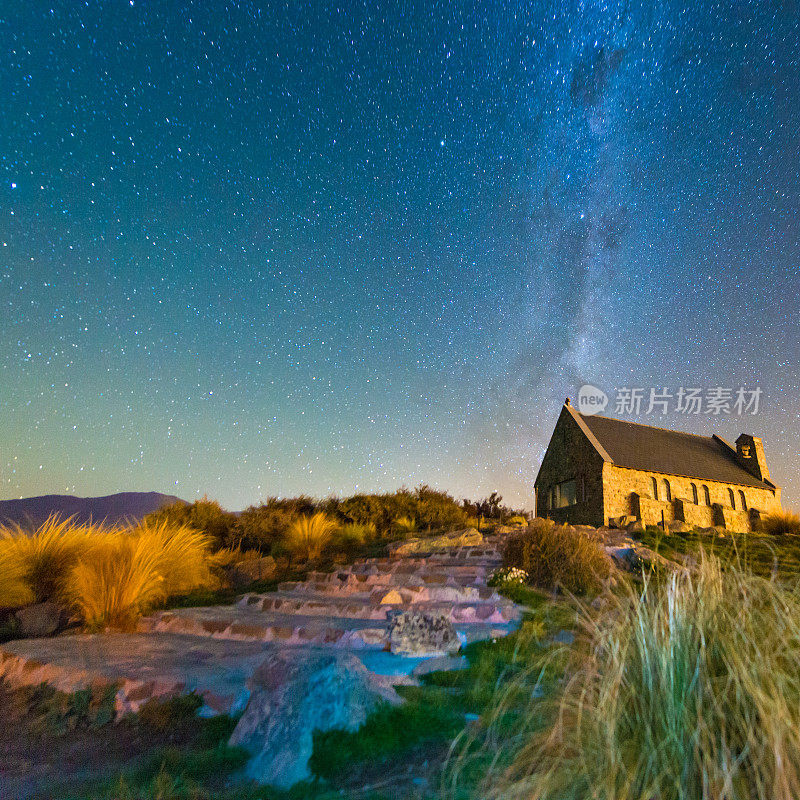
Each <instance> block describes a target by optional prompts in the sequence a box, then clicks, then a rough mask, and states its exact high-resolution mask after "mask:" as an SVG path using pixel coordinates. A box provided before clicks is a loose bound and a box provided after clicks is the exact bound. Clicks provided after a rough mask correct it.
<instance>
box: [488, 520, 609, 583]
mask: <svg viewBox="0 0 800 800" xmlns="http://www.w3.org/2000/svg"><path fill="white" fill-rule="evenodd" d="M503 566H504V567H518V568H520V569H523V570H525V572H527V573H528V575H529V576H530V582H531V583H532V584H533V585H534V586H541V587H542V588H545V589H563V590H565V591H567V592H572V593H574V594H583V593H585V592H591V591H595V590H597V589H599V588H600V586H601V585H602V581H603V580H604V579H605V578H606V577H608V575H609V574H610V572H611V561H610V559H609V558H608V556H607V555H606V553H605V550H603V546H602V544H601V543H600V540H599V539H598V538H597V537H595V536H591V535H590V534H587V533H583V532H579V531H576V530H575V529H574V528H570V527H568V526H556V525H555V523H553V522H552V521H551V520H548V519H539V518H537V519H534V520H533V522H531V524H530V526H529V527H528V528H526V529H524V530H522V531H519V532H518V533H512V534H510V535H509V537H508V539H506V543H505V547H504V549H503Z"/></svg>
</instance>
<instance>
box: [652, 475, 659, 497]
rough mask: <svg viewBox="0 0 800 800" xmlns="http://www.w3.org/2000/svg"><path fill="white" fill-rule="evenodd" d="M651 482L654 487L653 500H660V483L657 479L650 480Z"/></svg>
mask: <svg viewBox="0 0 800 800" xmlns="http://www.w3.org/2000/svg"><path fill="white" fill-rule="evenodd" d="M650 481H651V483H652V486H653V498H654V499H655V500H658V481H657V480H656V479H655V478H650Z"/></svg>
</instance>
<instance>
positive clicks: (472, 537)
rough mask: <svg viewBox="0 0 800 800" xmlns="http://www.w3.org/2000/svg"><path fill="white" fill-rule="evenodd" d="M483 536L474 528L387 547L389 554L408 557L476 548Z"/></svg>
mask: <svg viewBox="0 0 800 800" xmlns="http://www.w3.org/2000/svg"><path fill="white" fill-rule="evenodd" d="M483 543H484V542H483V534H481V532H480V531H478V530H476V529H475V528H467V529H466V530H464V531H453V532H452V533H443V534H442V535H441V536H427V537H421V536H418V537H415V538H413V539H408V540H406V541H405V542H399V543H397V544H394V545H390V546H389V550H390V552H392V553H393V554H394V555H396V556H408V555H412V554H414V553H432V552H434V551H436V550H448V549H450V548H453V547H477V546H480V545H482V544H483Z"/></svg>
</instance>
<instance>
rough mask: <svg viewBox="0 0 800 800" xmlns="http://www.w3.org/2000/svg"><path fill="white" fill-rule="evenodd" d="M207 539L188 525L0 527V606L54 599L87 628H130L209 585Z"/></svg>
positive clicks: (52, 520)
mask: <svg viewBox="0 0 800 800" xmlns="http://www.w3.org/2000/svg"><path fill="white" fill-rule="evenodd" d="M208 548H209V538H208V537H207V536H206V535H204V534H201V533H198V532H197V531H196V530H194V529H193V528H190V527H188V526H186V525H176V524H174V523H171V522H169V521H162V522H145V523H143V524H141V525H140V526H139V527H137V528H134V529H132V530H123V529H121V528H117V527H106V526H103V525H92V524H86V525H78V524H75V522H74V520H73V519H65V520H60V519H58V518H57V517H55V516H53V517H50V518H49V519H48V520H47V521H45V522H44V523H43V524H42V525H41V526H40V527H39V528H38V529H37V530H35V531H33V532H30V533H29V532H27V531H25V530H23V529H22V528H19V527H14V528H2V529H0V575H2V580H0V604H2V605H4V606H10V607H15V606H21V605H26V604H28V603H32V602H39V601H43V600H54V601H56V602H59V603H63V604H66V605H69V606H71V607H72V608H74V609H75V610H76V611H77V612H78V613H79V614H80V616H81V618H82V619H83V620H84V622H85V623H86V624H87V625H88V626H89V627H92V628H99V627H106V626H109V627H115V628H130V627H132V626H133V625H134V624H135V621H136V619H137V618H138V616H139V615H140V614H141V613H143V612H144V611H146V610H148V609H149V608H151V607H152V606H153V605H154V604H156V603H158V602H160V601H162V600H164V599H166V598H167V597H169V596H171V595H179V594H185V593H187V592H190V591H193V590H195V589H199V588H211V587H212V586H213V585H215V578H214V576H213V574H212V572H211V569H210V566H211V562H210V559H209V550H208Z"/></svg>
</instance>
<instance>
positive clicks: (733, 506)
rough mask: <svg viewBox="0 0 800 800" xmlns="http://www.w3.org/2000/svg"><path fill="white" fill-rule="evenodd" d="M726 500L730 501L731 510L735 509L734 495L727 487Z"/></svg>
mask: <svg viewBox="0 0 800 800" xmlns="http://www.w3.org/2000/svg"><path fill="white" fill-rule="evenodd" d="M728 500H730V501H731V508H736V495H735V494H734V493H733V489H731V488H730V487H728Z"/></svg>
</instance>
